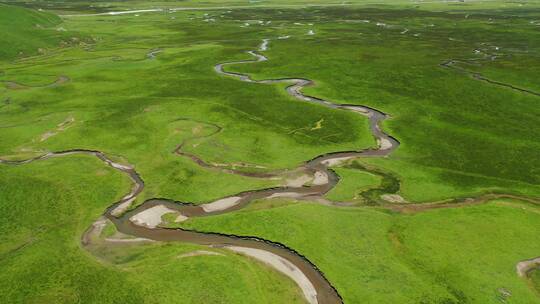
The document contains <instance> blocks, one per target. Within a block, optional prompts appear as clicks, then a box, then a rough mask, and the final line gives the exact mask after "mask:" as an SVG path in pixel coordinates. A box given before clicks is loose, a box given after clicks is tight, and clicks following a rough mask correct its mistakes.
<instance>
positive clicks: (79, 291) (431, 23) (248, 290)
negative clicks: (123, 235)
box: [0, 0, 540, 304]
mask: <svg viewBox="0 0 540 304" xmlns="http://www.w3.org/2000/svg"><path fill="white" fill-rule="evenodd" d="M338 2H339V3H341V1H324V2H323V1H307V0H295V1H284V0H272V1H261V2H256V3H251V4H250V3H248V2H247V1H233V0H231V1H226V2H224V1H217V0H211V1H205V3H200V2H198V1H191V0H190V1H182V2H165V1H163V2H135V1H133V2H130V1H126V2H124V1H122V2H95V3H94V2H93V3H89V2H83V1H73V2H56V1H47V2H34V1H29V2H24V3H22V2H18V1H12V2H9V3H10V4H15V5H13V6H12V5H4V4H0V31H1V32H2V34H3V35H1V37H0V44H1V45H2V47H1V48H0V158H13V159H22V158H26V157H30V156H35V155H40V154H43V153H45V152H48V151H62V150H68V149H75V148H77V149H90V150H99V151H103V152H104V153H106V154H107V155H109V156H110V157H112V158H113V159H115V160H116V161H118V162H120V163H125V164H131V165H133V166H134V167H135V169H136V170H137V172H138V173H139V174H140V175H141V177H142V179H143V180H144V182H145V190H144V192H143V193H142V194H141V196H140V197H139V198H138V199H137V201H136V204H140V203H142V202H143V201H144V200H145V199H148V198H154V197H163V198H170V199H173V200H177V201H182V202H193V203H196V204H199V203H203V202H208V201H211V200H215V199H218V198H221V197H224V196H228V195H233V194H236V193H238V192H241V191H247V190H252V189H261V188H267V187H274V186H277V185H279V184H280V183H281V181H280V180H274V179H261V178H251V177H243V176H239V175H234V174H228V173H225V172H222V171H219V170H212V169H205V168H202V167H201V166H198V165H197V164H196V163H194V162H193V161H192V160H191V159H189V158H186V157H183V156H180V155H177V154H175V153H173V151H174V150H175V148H176V147H177V146H178V145H179V144H181V143H184V145H183V147H182V151H184V152H188V153H191V154H193V155H197V156H198V157H200V158H201V159H203V160H204V161H206V162H208V163H212V164H216V165H223V166H225V167H234V168H240V169H243V170H245V171H261V172H266V171H273V170H277V169H294V168H296V167H297V166H298V165H300V164H301V163H303V162H304V161H307V160H309V159H311V158H313V157H315V156H317V155H320V154H324V153H328V152H335V151H350V150H360V149H366V148H369V147H374V146H375V140H374V139H373V138H372V136H371V134H370V132H369V126H368V119H367V118H365V117H363V116H360V115H357V114H355V113H351V112H346V111H342V110H333V109H329V108H326V107H322V106H318V105H314V104H310V103H305V102H300V101H298V100H296V99H294V98H292V97H290V96H289V95H287V93H286V92H285V90H284V86H283V85H261V84H254V83H245V82H240V81H238V80H236V79H233V78H227V77H223V76H220V75H218V74H217V73H216V72H215V71H214V65H215V64H217V63H221V62H228V61H235V60H242V59H252V57H251V56H250V55H249V54H246V51H248V50H255V49H257V48H258V46H259V45H260V43H261V40H262V39H263V38H270V39H271V41H270V44H269V49H268V50H267V51H265V52H264V54H265V55H266V56H267V57H268V58H269V59H270V60H269V61H267V62H261V63H252V64H245V65H236V66H228V67H227V68H226V69H227V70H230V71H236V72H242V73H249V74H250V75H252V76H253V78H255V79H267V78H281V77H302V78H309V79H313V80H314V81H315V83H316V85H315V86H312V87H309V88H306V89H305V92H306V93H307V94H309V95H313V96H318V97H322V98H325V99H328V100H332V101H335V102H336V103H350V104H359V105H367V106H370V107H373V108H376V109H379V110H381V111H384V112H386V113H388V114H389V115H390V117H391V119H389V120H386V121H385V122H384V125H383V128H384V129H385V131H386V132H388V133H389V134H391V135H392V136H393V137H395V138H396V139H398V140H399V141H400V143H401V145H400V147H399V148H398V149H397V150H396V151H395V152H393V153H392V154H391V155H390V156H388V157H385V158H366V159H361V160H357V161H355V162H352V163H348V164H346V165H345V166H342V167H335V168H333V170H335V171H336V173H337V174H338V175H339V176H340V182H339V184H338V185H337V186H336V188H334V189H333V190H331V191H330V192H329V193H328V194H327V195H326V197H327V198H329V199H332V200H336V201H348V202H351V201H352V202H356V203H359V204H358V205H359V206H355V207H339V208H338V207H331V206H321V205H317V204H315V203H311V202H293V201H289V200H280V201H276V200H274V201H272V200H269V201H258V202H256V203H253V204H252V205H250V206H249V207H247V208H246V209H244V210H242V211H239V212H234V213H230V214H225V215H220V216H216V217H207V218H198V219H191V220H189V221H187V222H186V223H185V224H183V225H182V227H184V228H195V229H197V230H202V231H213V232H221V233H234V234H241V235H251V236H258V237H262V238H266V239H269V240H273V241H277V242H280V243H283V244H286V245H287V246H289V247H291V248H294V249H295V250H296V251H298V252H300V253H301V254H303V255H305V256H306V257H308V258H309V259H310V260H311V261H312V262H313V263H314V264H315V265H317V267H319V268H320V269H321V270H322V271H323V272H324V274H325V275H326V276H327V278H328V279H329V281H330V282H331V283H332V285H333V286H335V287H336V288H337V290H338V291H339V293H340V294H341V295H342V296H343V298H344V300H345V302H346V303H359V302H362V303H422V304H428V303H440V304H450V303H456V304H457V303H460V304H465V303H482V304H483V303H524V304H528V303H540V297H539V296H538V294H539V293H540V291H539V290H540V287H538V286H540V285H539V284H540V283H539V282H540V275H539V272H538V271H533V272H532V273H531V276H530V280H525V279H523V278H520V277H518V276H517V274H516V271H515V265H516V263H517V262H519V261H520V260H524V259H529V258H532V257H536V256H538V255H540V237H539V236H538V231H540V211H539V209H538V207H537V206H535V205H534V204H526V203H524V202H522V201H513V200H497V201H492V202H489V203H487V204H483V205H477V206H469V207H464V208H454V209H439V210H431V211H426V212H421V213H415V214H399V213H394V212H391V211H388V210H386V209H383V208H382V207H380V206H379V207H373V206H370V207H365V206H364V207H362V206H361V205H362V203H369V205H374V204H377V203H379V202H380V195H382V194H385V193H388V194H399V195H401V196H402V197H403V198H404V199H406V200H407V201H410V202H430V201H438V200H446V199H453V198H463V197H475V196H478V195H482V194H486V193H506V194H514V195H518V196H523V197H527V198H531V199H538V197H540V154H539V153H538V150H539V149H540V140H539V139H540V128H538V126H539V125H540V107H539V106H538V105H539V102H540V97H538V96H536V95H534V94H528V93H523V92H519V91H516V90H512V89H509V88H508V87H504V86H499V85H495V84H490V83H487V82H485V81H481V80H477V79H474V78H473V77H471V74H470V73H469V72H471V73H472V72H474V73H481V74H482V75H483V76H485V77H487V78H489V79H492V80H496V81H498V82H501V83H506V84H511V85H513V86H516V87H519V88H523V89H528V90H530V91H533V92H539V91H540V84H539V83H538V81H537V79H540V69H539V68H538V67H539V66H540V34H539V33H540V32H539V31H538V29H539V26H540V21H539V20H540V6H539V5H538V4H535V3H534V2H527V1H525V2H522V3H519V2H506V1H489V2H471V3H424V4H420V3H411V2H407V1H380V2H378V3H370V2H369V1H350V4H351V5H348V4H347V5H331V4H339V3H338ZM305 4H312V5H310V6H308V7H305V6H304V5H305ZM235 5H236V6H238V5H240V6H246V5H247V6H249V7H248V8H246V7H242V8H236V9H235V8H230V7H229V6H235ZM317 5H318V6H317ZM203 6H207V7H215V6H226V7H227V8H222V9H217V8H214V9H211V8H209V9H206V10H180V11H162V12H151V13H137V14H126V15H118V16H86V17H69V16H64V17H58V16H56V15H55V14H60V15H69V14H88V13H101V12H106V11H111V10H126V9H139V8H152V7H162V8H167V7H168V8H171V7H199V8H200V7H203ZM23 7H26V8H23ZM37 8H43V9H45V11H37V10H35V9H37ZM4 46H7V47H4ZM153 51H156V52H155V53H153V55H149V54H150V53H152V52H153ZM493 56H496V57H493ZM450 59H456V60H459V61H460V62H459V63H457V64H456V66H455V67H457V68H459V69H456V68H448V67H443V66H441V63H443V62H445V61H447V60H450ZM129 188H130V184H129V181H128V180H127V178H126V177H125V176H121V175H120V174H119V173H118V172H117V171H114V170H112V169H110V168H109V167H107V166H105V165H104V164H103V163H101V162H99V161H98V160H96V159H92V158H91V157H83V156H70V157H63V158H55V159H49V160H45V161H39V162H34V163H31V164H26V165H21V166H8V165H4V164H0V207H2V210H3V215H2V216H1V217H0V234H1V237H0V270H1V271H0V281H1V282H3V284H0V302H2V303H119V302H122V303H284V302H286V303H293V302H299V303H300V302H302V301H303V299H302V297H301V295H300V292H299V290H297V288H296V287H295V286H294V284H293V283H292V282H290V281H289V280H288V279H286V278H285V277H283V276H282V275H281V274H279V273H277V272H275V271H273V270H270V268H268V267H265V266H264V265H262V264H259V263H257V262H254V261H252V260H250V259H248V258H245V257H242V256H239V255H236V254H232V253H230V252H227V251H225V250H218V249H210V250H212V251H215V252H217V253H220V254H222V255H202V256H194V257H182V254H183V253H187V252H192V251H193V250H199V249H201V248H202V247H197V246H191V245H186V244H175V243H168V244H162V243H154V244H147V245H118V246H113V247H112V248H111V249H107V250H105V251H99V252H90V251H88V250H85V249H84V248H82V247H81V244H80V238H81V235H82V233H83V232H84V231H85V230H86V229H87V227H88V226H89V225H90V224H91V223H92V222H93V221H95V220H96V219H97V218H98V217H99V216H100V215H101V214H102V213H103V211H104V210H105V208H106V207H108V206H109V205H110V204H111V203H112V202H114V201H115V200H117V199H119V198H120V197H122V196H123V195H124V194H125V193H127V192H128V191H129ZM204 249H205V250H209V249H208V248H204ZM535 289H536V291H535Z"/></svg>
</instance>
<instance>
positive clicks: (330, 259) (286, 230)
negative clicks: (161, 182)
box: [183, 201, 540, 303]
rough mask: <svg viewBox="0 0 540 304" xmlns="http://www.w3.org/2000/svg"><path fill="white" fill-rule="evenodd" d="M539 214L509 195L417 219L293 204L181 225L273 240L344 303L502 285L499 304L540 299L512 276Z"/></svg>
mask: <svg viewBox="0 0 540 304" xmlns="http://www.w3.org/2000/svg"><path fill="white" fill-rule="evenodd" d="M531 208H532V209H531ZM538 212H539V209H538V207H534V206H526V205H520V204H517V203H508V202H507V201H497V202H492V203H489V204H486V205H482V206H474V207H465V208H459V209H443V210H434V211H427V212H423V213H419V214H415V215H399V214H390V213H388V212H386V211H378V210H373V209H359V208H354V207H353V208H344V209H336V208H332V207H326V206H319V205H315V204H310V203H297V204H288V205H283V206H281V207H277V208H272V209H265V208H254V209H253V210H250V209H246V210H243V211H240V212H238V213H234V214H227V215H220V216H218V217H215V218H198V219H193V220H190V221H189V222H186V223H185V224H184V225H183V226H184V227H189V228H195V229H197V230H202V231H220V232H225V233H234V234H256V235H259V236H262V237H264V238H268V239H279V240H281V241H283V242H284V243H285V244H287V245H289V246H292V247H293V248H296V249H297V250H299V251H300V252H302V253H303V254H305V255H306V256H307V257H308V258H309V259H310V260H311V261H313V262H314V263H315V264H316V265H318V267H319V268H320V269H321V270H322V271H323V272H324V273H325V274H326V275H327V276H328V278H329V280H330V281H331V282H333V284H334V286H336V288H337V289H338V290H340V292H341V293H342V296H343V297H344V300H345V302H346V303H358V302H361V301H364V302H366V303H500V298H501V297H502V295H501V294H502V291H503V290H508V291H510V293H511V294H512V296H510V297H508V298H505V299H504V300H505V301H506V303H538V302H539V300H538V298H537V297H536V295H535V293H534V291H533V290H532V289H530V288H529V287H528V286H527V284H526V282H525V281H524V280H522V279H521V278H519V277H518V276H517V274H516V272H515V264H516V261H519V260H520V259H524V258H525V257H528V256H535V255H537V254H538V251H539V250H540V248H539V243H538V242H537V240H538V236H537V233H536V232H537V231H538V229H540V222H539V213H538ZM501 227H504V229H501Z"/></svg>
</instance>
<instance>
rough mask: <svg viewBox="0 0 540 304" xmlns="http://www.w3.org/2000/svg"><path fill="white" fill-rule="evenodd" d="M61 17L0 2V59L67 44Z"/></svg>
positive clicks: (34, 52) (33, 53) (35, 52)
mask: <svg viewBox="0 0 540 304" xmlns="http://www.w3.org/2000/svg"><path fill="white" fill-rule="evenodd" d="M61 23H62V20H61V19H60V17H58V16H56V15H54V14H51V13H44V12H36V11H33V10H26V9H23V8H19V7H14V6H7V5H4V4H2V3H0V31H1V32H2V35H1V37H0V44H1V45H2V48H0V60H5V59H13V58H15V57H21V56H29V55H35V54H38V53H39V52H40V51H41V52H43V50H44V49H45V48H48V47H58V46H59V45H60V43H61V42H63V43H64V44H68V43H70V41H68V39H67V38H68V35H67V33H65V32H63V31H62V28H61V27H60V26H59V25H60V24H61Z"/></svg>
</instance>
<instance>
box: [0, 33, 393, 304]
mask: <svg viewBox="0 0 540 304" xmlns="http://www.w3.org/2000/svg"><path fill="white" fill-rule="evenodd" d="M268 44H269V40H267V39H265V40H263V42H262V44H261V45H260V47H259V49H258V51H249V52H248V54H250V55H251V56H253V57H254V59H252V60H243V61H236V62H227V63H221V64H218V65H216V66H215V67H214V69H215V71H216V72H217V73H219V74H221V75H224V76H227V77H234V78H237V79H238V80H241V81H245V82H252V83H259V84H275V83H286V84H289V86H288V87H287V88H286V90H287V92H288V94H289V95H291V96H293V97H294V98H296V99H299V100H301V101H304V102H311V103H316V104H319V105H322V106H325V107H328V108H331V109H338V110H343V111H350V112H354V113H357V114H358V115H362V116H366V117H368V119H369V125H370V130H371V133H372V135H373V137H374V138H375V139H376V140H377V143H378V144H377V147H376V148H371V149H365V150H359V151H342V152H333V153H328V154H324V155H320V156H317V157H315V158H313V159H311V160H308V161H306V162H305V163H304V164H302V165H301V168H299V169H301V170H302V171H304V172H306V173H307V174H310V175H311V177H312V181H313V182H312V183H311V184H309V185H300V186H298V187H296V186H283V187H276V188H269V189H263V190H253V191H246V192H242V193H239V194H236V195H233V196H229V197H225V198H222V199H219V200H216V201H214V202H211V203H207V204H202V205H194V204H185V203H179V202H175V201H172V200H165V199H151V200H147V201H145V202H144V203H143V204H142V205H140V206H138V207H137V208H135V209H133V210H130V211H127V210H128V209H129V207H130V206H131V203H132V202H133V201H134V200H135V198H136V197H137V195H138V194H139V193H141V191H142V190H143V189H144V181H143V180H142V178H141V177H140V176H139V174H138V173H137V172H136V171H135V169H134V168H133V167H131V166H126V165H121V164H119V163H116V162H114V161H113V160H111V159H110V158H108V157H107V155H105V154H104V153H103V152H100V151H92V150H77V149H76V150H69V151H61V152H51V153H47V154H45V155H41V156H38V157H35V158H30V159H26V160H17V161H13V160H0V163H5V164H14V165H21V164H26V163H30V162H32V161H37V160H44V159H48V158H53V157H62V156H67V155H72V154H85V155H90V156H94V157H97V158H98V159H100V160H101V161H103V162H104V163H106V164H107V165H109V166H111V167H113V168H114V169H116V170H119V171H121V172H123V173H124V174H126V175H127V176H128V177H129V178H130V179H131V181H132V189H131V190H130V192H129V193H128V194H126V195H125V196H124V197H123V198H122V199H121V200H120V201H118V202H116V203H114V204H113V205H111V206H110V207H109V208H107V210H106V211H105V213H104V216H105V217H106V218H107V219H108V220H110V221H111V222H112V223H114V225H115V226H116V228H117V230H118V231H119V232H122V233H124V234H127V235H131V236H134V237H137V238H145V239H150V240H155V241H166V242H168V241H179V242H187V243H193V244H200V245H206V246H211V247H219V248H225V249H229V250H232V251H234V252H237V253H240V254H242V255H246V256H250V257H252V258H254V259H257V260H260V261H261V262H263V263H265V264H267V265H269V266H271V267H273V268H275V269H276V270H278V271H280V272H282V273H283V274H285V275H287V276H288V277H290V278H291V279H292V280H293V281H294V282H295V283H296V284H297V285H298V286H299V287H300V289H301V290H302V292H303V295H304V297H305V299H306V300H307V302H309V303H311V304H315V303H320V304H326V303H328V304H334V303H342V302H343V300H342V298H341V297H340V295H339V293H338V292H337V290H336V289H335V288H334V287H333V286H332V285H331V283H330V282H329V281H328V280H327V279H326V277H325V276H324V274H323V273H322V272H321V271H320V270H319V269H318V268H317V267H316V266H315V265H314V264H313V263H312V262H310V261H309V260H308V259H307V258H306V257H304V256H302V255H301V254H300V253H298V252H296V251H295V250H294V249H291V248H288V247H287V246H285V245H283V244H280V243H277V242H273V241H269V240H264V239H261V238H258V237H251V236H236V235H225V234H220V233H206V232H198V231H192V230H185V229H180V228H176V229H173V228H162V227H159V226H158V225H146V224H144V223H140V222H138V221H135V220H133V219H134V218H135V217H136V216H137V215H141V214H142V213H143V212H148V211H149V210H151V209H152V208H156V207H159V208H164V210H172V211H175V212H177V213H179V214H181V216H182V218H183V219H184V220H185V219H188V218H190V217H199V216H212V215H216V214H223V213H227V212H232V211H235V210H239V209H241V208H243V207H245V206H246V205H247V204H249V203H250V202H252V201H253V200H256V199H263V198H275V197H287V198H294V199H309V200H316V199H323V196H324V194H325V193H326V192H328V191H329V190H331V189H332V188H333V187H334V186H335V185H336V184H337V182H338V180H339V177H338V176H337V175H336V174H335V173H334V171H332V170H330V169H329V167H330V166H333V165H337V164H339V163H341V162H344V161H346V160H349V159H353V158H357V157H382V156H386V155H388V154H390V153H391V152H392V151H393V150H394V149H396V148H397V147H398V145H399V143H398V141H397V140H395V139H394V138H392V137H391V136H389V135H388V134H386V133H384V132H383V131H382V130H381V127H380V123H381V122H382V121H383V120H384V119H386V118H387V117H388V116H387V115H386V114H385V113H382V112H380V111H378V110H376V109H373V108H369V107H366V106H359V105H352V104H334V103H332V102H330V101H327V100H324V99H320V98H317V97H313V96H307V95H305V94H303V93H302V89H303V88H304V87H306V86H310V85H313V84H314V83H313V81H311V80H309V79H303V78H283V79H267V80H258V81H256V80H253V79H251V78H250V77H249V76H248V75H244V74H239V73H233V72H227V71H225V70H224V67H225V66H230V65H237V64H248V63H254V62H261V61H266V60H268V59H267V58H266V57H265V56H263V55H261V54H260V53H259V52H262V51H265V50H266V49H267V48H268ZM175 152H176V153H177V154H179V155H182V156H187V157H190V158H191V159H192V160H193V161H194V162H196V163H198V164H199V165H201V166H202V167H207V168H208V167H212V166H213V165H212V164H208V163H205V162H204V161H203V160H201V159H199V158H197V157H196V156H194V155H190V154H186V153H184V152H181V145H180V146H179V148H177V149H176V150H175ZM229 173H233V174H242V173H241V172H236V171H230V172H229ZM269 176H273V174H268V175H264V174H261V176H257V177H261V178H264V177H269ZM158 216H159V217H161V215H160V214H158ZM98 221H102V219H100V220H98ZM98 221H96V223H97V222H98ZM94 226H95V225H93V226H92V227H94ZM92 227H91V228H89V230H88V231H87V233H88V232H89V231H91V230H92V229H93V228H92ZM82 240H83V244H84V243H85V242H86V240H87V238H86V237H85V236H84V235H83V238H82Z"/></svg>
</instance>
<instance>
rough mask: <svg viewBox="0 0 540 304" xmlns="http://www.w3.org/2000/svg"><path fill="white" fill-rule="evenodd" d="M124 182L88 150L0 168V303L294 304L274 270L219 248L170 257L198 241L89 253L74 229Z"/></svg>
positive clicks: (293, 293) (295, 295)
mask: <svg viewBox="0 0 540 304" xmlns="http://www.w3.org/2000/svg"><path fill="white" fill-rule="evenodd" d="M128 188H129V184H128V181H127V179H126V178H123V177H121V176H120V175H119V173H117V172H116V171H114V170H113V169H111V168H109V167H105V166H104V165H103V164H102V163H101V162H100V161H98V160H96V159H93V158H90V157H80V156H79V157H69V158H62V159H50V160H46V161H43V162H38V163H32V164H29V165H26V166H24V167H23V166H18V167H3V168H2V170H0V190H1V191H0V207H1V208H2V210H4V212H3V214H2V221H0V235H1V237H0V244H1V247H0V269H2V271H1V273H0V280H1V281H2V282H3V283H2V284H1V286H0V294H1V296H0V298H1V300H2V303H120V302H121V303H178V302H182V303H201V302H205V303H253V302H257V303H259V302H260V303H276V302H283V301H284V300H285V299H286V301H287V302H289V301H290V302H298V303H301V297H300V295H299V291H298V290H296V288H295V287H294V285H292V283H289V282H288V280H285V279H283V278H282V276H281V275H280V274H277V273H275V272H273V271H268V270H267V268H265V267H264V266H262V265H259V264H258V263H254V262H250V261H249V260H247V259H245V258H242V257H239V256H236V255H234V254H227V253H226V252H224V251H223V252H221V254H224V256H219V257H218V256H198V257H187V258H179V256H180V255H181V254H182V253H184V252H190V251H192V250H194V249H199V248H197V247H196V246H189V245H183V244H151V245H144V246H141V245H137V246H130V245H116V246H112V248H109V250H108V251H105V252H101V254H100V256H101V259H100V260H97V259H96V257H95V256H93V255H91V254H90V253H89V252H87V251H85V250H84V249H82V248H81V245H80V238H81V235H82V233H83V232H84V230H86V228H87V227H88V226H89V225H90V224H91V223H92V222H93V221H94V220H95V219H96V218H97V217H99V216H100V215H101V213H102V212H103V210H104V209H105V208H106V207H107V206H109V205H110V204H111V202H113V201H114V200H115V199H118V198H120V196H122V195H123V194H124V193H125V191H126V190H127V189H128ZM22 282H24V284H22Z"/></svg>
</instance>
